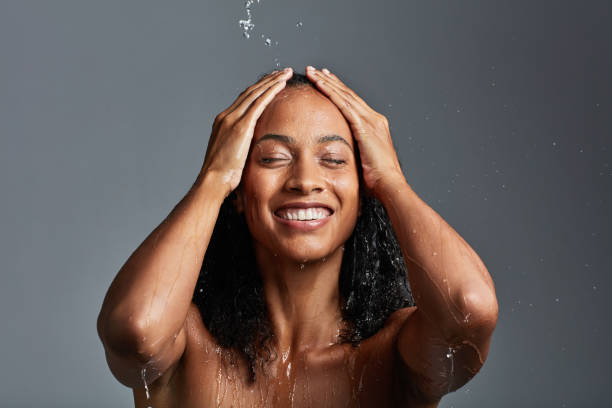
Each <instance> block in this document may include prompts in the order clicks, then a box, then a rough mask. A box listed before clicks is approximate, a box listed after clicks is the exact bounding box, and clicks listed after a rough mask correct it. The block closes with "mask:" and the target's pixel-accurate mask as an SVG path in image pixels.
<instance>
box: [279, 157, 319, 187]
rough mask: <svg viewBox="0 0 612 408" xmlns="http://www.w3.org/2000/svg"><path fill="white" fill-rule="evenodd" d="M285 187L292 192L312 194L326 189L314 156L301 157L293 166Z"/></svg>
mask: <svg viewBox="0 0 612 408" xmlns="http://www.w3.org/2000/svg"><path fill="white" fill-rule="evenodd" d="M285 188H286V189H287V190H289V191H291V192H295V193H301V194H310V193H320V192H322V191H324V190H325V182H324V179H323V175H322V174H321V171H320V169H319V168H318V166H317V164H316V163H315V161H314V159H313V158H306V157H300V158H298V159H297V160H296V161H295V162H294V164H293V165H292V166H291V170H290V173H289V177H288V179H287V182H286V184H285Z"/></svg>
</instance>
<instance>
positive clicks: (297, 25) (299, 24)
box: [295, 21, 304, 27]
mask: <svg viewBox="0 0 612 408" xmlns="http://www.w3.org/2000/svg"><path fill="white" fill-rule="evenodd" d="M303 25H304V23H302V22H301V21H298V22H297V24H296V25H295V26H296V27H301V26H303Z"/></svg>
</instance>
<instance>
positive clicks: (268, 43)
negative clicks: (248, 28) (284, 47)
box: [265, 38, 272, 47]
mask: <svg viewBox="0 0 612 408" xmlns="http://www.w3.org/2000/svg"><path fill="white" fill-rule="evenodd" d="M265 42H266V45H267V46H268V47H269V46H271V45H272V40H271V39H269V38H266V41H265Z"/></svg>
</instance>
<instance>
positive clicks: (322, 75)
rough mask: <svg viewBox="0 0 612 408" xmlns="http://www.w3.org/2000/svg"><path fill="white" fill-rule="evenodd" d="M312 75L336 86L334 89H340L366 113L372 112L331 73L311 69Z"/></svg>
mask: <svg viewBox="0 0 612 408" xmlns="http://www.w3.org/2000/svg"><path fill="white" fill-rule="evenodd" d="M312 73H313V75H314V76H315V77H317V78H321V79H323V80H328V81H329V82H330V83H331V84H334V85H336V88H339V89H342V91H344V92H346V93H347V94H349V95H350V96H351V97H352V98H353V99H354V100H355V102H356V103H357V104H360V105H361V106H363V107H364V108H365V109H366V110H367V111H368V112H371V111H373V109H372V108H371V107H370V106H369V105H368V104H367V103H366V102H365V101H364V100H363V99H362V98H361V97H359V95H357V93H356V92H355V91H353V90H352V89H351V88H349V87H348V86H347V85H346V84H345V83H344V82H342V81H341V80H340V78H338V77H337V76H336V75H335V74H333V73H331V72H330V71H329V70H328V69H327V68H323V69H322V70H317V69H314V68H313V69H312Z"/></svg>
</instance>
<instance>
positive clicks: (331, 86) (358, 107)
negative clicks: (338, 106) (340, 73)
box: [315, 73, 370, 116]
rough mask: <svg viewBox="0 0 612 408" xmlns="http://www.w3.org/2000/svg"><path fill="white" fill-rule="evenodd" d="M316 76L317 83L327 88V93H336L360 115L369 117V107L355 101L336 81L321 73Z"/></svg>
mask: <svg viewBox="0 0 612 408" xmlns="http://www.w3.org/2000/svg"><path fill="white" fill-rule="evenodd" d="M315 75H316V83H317V85H318V86H319V87H320V86H325V89H326V90H327V91H331V92H335V93H336V94H338V96H340V98H342V99H343V101H344V104H346V105H348V106H349V107H351V108H352V109H354V110H355V111H357V113H359V114H360V115H364V116H365V115H368V114H369V113H370V112H369V110H368V107H367V105H366V106H364V105H363V104H362V103H361V102H360V101H359V100H358V99H355V98H354V97H353V95H352V94H351V93H349V92H347V91H346V89H344V88H343V87H341V86H340V85H339V84H337V83H336V82H334V81H331V80H330V79H329V78H328V77H325V76H323V75H322V74H321V73H318V74H315Z"/></svg>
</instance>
